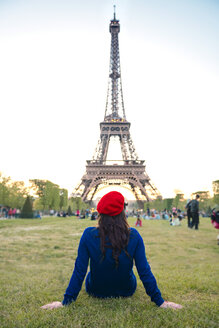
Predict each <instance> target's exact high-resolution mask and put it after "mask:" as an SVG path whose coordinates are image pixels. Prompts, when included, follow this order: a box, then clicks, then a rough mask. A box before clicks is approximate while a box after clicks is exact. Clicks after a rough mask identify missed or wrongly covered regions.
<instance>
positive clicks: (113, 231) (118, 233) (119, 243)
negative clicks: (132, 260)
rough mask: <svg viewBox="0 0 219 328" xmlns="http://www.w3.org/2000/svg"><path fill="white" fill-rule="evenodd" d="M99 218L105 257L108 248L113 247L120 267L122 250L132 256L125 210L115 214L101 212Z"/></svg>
mask: <svg viewBox="0 0 219 328" xmlns="http://www.w3.org/2000/svg"><path fill="white" fill-rule="evenodd" d="M98 219H99V220H98V228H99V236H100V248H101V252H102V254H103V258H104V257H105V253H106V248H111V249H112V256H113V258H114V260H115V262H116V267H118V265H119V255H120V253H121V251H122V250H123V251H124V252H125V254H126V255H127V256H128V257H130V255H129V254H128V252H127V246H128V242H129V233H130V229H129V224H128V222H127V220H126V216H125V212H124V211H122V213H120V214H118V215H115V216H109V215H106V214H99V216H98Z"/></svg>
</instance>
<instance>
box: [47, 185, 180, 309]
mask: <svg viewBox="0 0 219 328" xmlns="http://www.w3.org/2000/svg"><path fill="white" fill-rule="evenodd" d="M97 211H98V213H99V221H98V227H97V228H95V227H89V228H87V229H85V230H84V233H83V235H82V237H81V240H80V244H79V247H78V256H77V259H76V262H75V268H74V271H73V274H72V277H71V279H70V282H69V285H68V287H67V289H66V292H65V294H64V299H63V301H62V302H53V303H50V304H47V305H44V306H42V308H43V309H54V308H58V307H61V306H63V305H68V304H70V303H72V302H73V301H75V300H76V298H77V296H78V294H79V292H80V290H81V286H82V283H83V281H84V278H85V275H86V272H87V267H88V262H89V260H90V272H89V273H88V275H87V277H86V282H85V286H86V291H87V293H88V294H89V295H91V296H93V297H98V298H108V297H129V296H132V295H133V294H134V292H135V290H136V287H137V281H136V277H135V275H134V273H133V260H135V265H136V267H137V271H138V274H139V276H140V279H141V281H142V283H143V285H144V288H145V290H146V293H147V294H148V295H149V296H150V297H151V300H152V301H153V302H154V303H155V304H156V305H157V306H159V307H161V308H167V307H170V308H173V309H180V308H182V306H181V305H179V304H175V303H172V302H167V301H164V300H163V298H162V296H161V293H160V290H159V289H158V287H157V283H156V279H155V277H154V275H153V273H152V272H151V269H150V266H149V264H148V262H147V259H146V255H145V248H144V242H143V239H142V237H141V236H140V234H139V233H138V231H137V230H136V229H134V228H130V227H129V225H128V223H127V220H126V216H125V212H124V197H123V195H122V194H121V193H119V192H117V191H111V192H109V193H108V194H106V195H104V196H103V197H102V198H101V200H100V201H99V203H98V205H97Z"/></svg>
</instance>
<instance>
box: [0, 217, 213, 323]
mask: <svg viewBox="0 0 219 328" xmlns="http://www.w3.org/2000/svg"><path fill="white" fill-rule="evenodd" d="M128 221H129V224H130V226H132V227H133V226H134V223H135V220H134V219H133V218H129V219H128ZM92 225H94V223H93V221H90V220H78V219H76V218H43V219H42V220H39V219H35V220H28V219H26V220H22V219H17V220H12V219H11V220H4V221H0V240H1V243H0V286H1V287H0V288H1V289H0V294H1V298H0V327H2V328H3V327H11V328H12V327H13V328H19V327H25V328H26V327H31V328H34V327H43V328H44V327H74V328H79V327H95V328H108V327H109V328H110V327H113V328H116V327H121V328H122V327H136V328H137V327H138V328H143V327H151V328H156V327H162V328H163V327H165V328H166V327H174V328H178V327H192V328H195V327H198V328H199V327H206V328H214V327H215V328H216V327H218V324H219V315H218V301H219V297H218V292H219V285H218V281H219V280H218V277H219V274H218V273H219V270H218V269H219V265H218V264H219V261H218V253H219V246H218V245H217V241H216V236H217V230H216V229H214V228H213V226H212V225H211V223H210V219H207V218H203V219H201V224H200V230H199V231H194V230H190V229H188V228H187V226H186V220H184V221H183V222H182V226H180V227H172V226H170V225H169V222H166V221H163V220H161V221H143V227H142V228H139V231H140V233H141V235H142V236H143V239H144V242H145V245H146V253H147V258H148V260H149V263H150V265H151V268H152V271H153V273H154V275H155V277H156V279H157V282H158V286H159V288H160V290H161V292H162V296H163V298H164V299H166V300H169V301H173V302H175V303H180V304H182V305H183V309H182V310H177V311H174V310H171V309H160V308H158V307H156V305H155V304H154V303H152V302H151V301H150V298H149V297H148V296H147V295H146V294H145V290H144V288H143V285H142V283H141V281H140V280H139V278H138V287H137V291H136V293H135V294H134V296H132V297H131V298H127V299H108V300H98V299H93V298H91V297H89V296H88V295H87V294H86V292H85V290H84V286H83V287H82V290H81V292H80V294H79V296H78V299H77V301H76V302H75V303H74V304H71V305H70V306H68V307H64V308H59V309H56V310H52V311H50V310H47V311H46V310H42V309H40V306H42V305H44V304H46V303H49V302H52V301H56V300H59V301H61V300H62V298H63V294H64V292H65V289H66V287H67V285H68V282H69V279H70V277H71V274H72V270H73V267H74V261H75V258H76V255H77V247H78V243H79V239H80V236H81V233H82V232H83V230H84V228H85V227H87V226H92ZM135 272H136V270H135ZM137 277H138V276H137Z"/></svg>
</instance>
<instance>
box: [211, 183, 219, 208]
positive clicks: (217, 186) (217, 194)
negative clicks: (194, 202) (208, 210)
mask: <svg viewBox="0 0 219 328" xmlns="http://www.w3.org/2000/svg"><path fill="white" fill-rule="evenodd" d="M212 187H213V193H214V197H213V202H214V204H215V205H219V180H215V181H213V182H212Z"/></svg>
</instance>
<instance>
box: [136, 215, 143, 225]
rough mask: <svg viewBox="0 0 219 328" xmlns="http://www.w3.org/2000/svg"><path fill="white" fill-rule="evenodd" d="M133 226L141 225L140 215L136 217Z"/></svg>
mask: <svg viewBox="0 0 219 328" xmlns="http://www.w3.org/2000/svg"><path fill="white" fill-rule="evenodd" d="M135 226H136V227H142V220H141V219H140V217H138V218H137V221H136V222H135Z"/></svg>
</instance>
